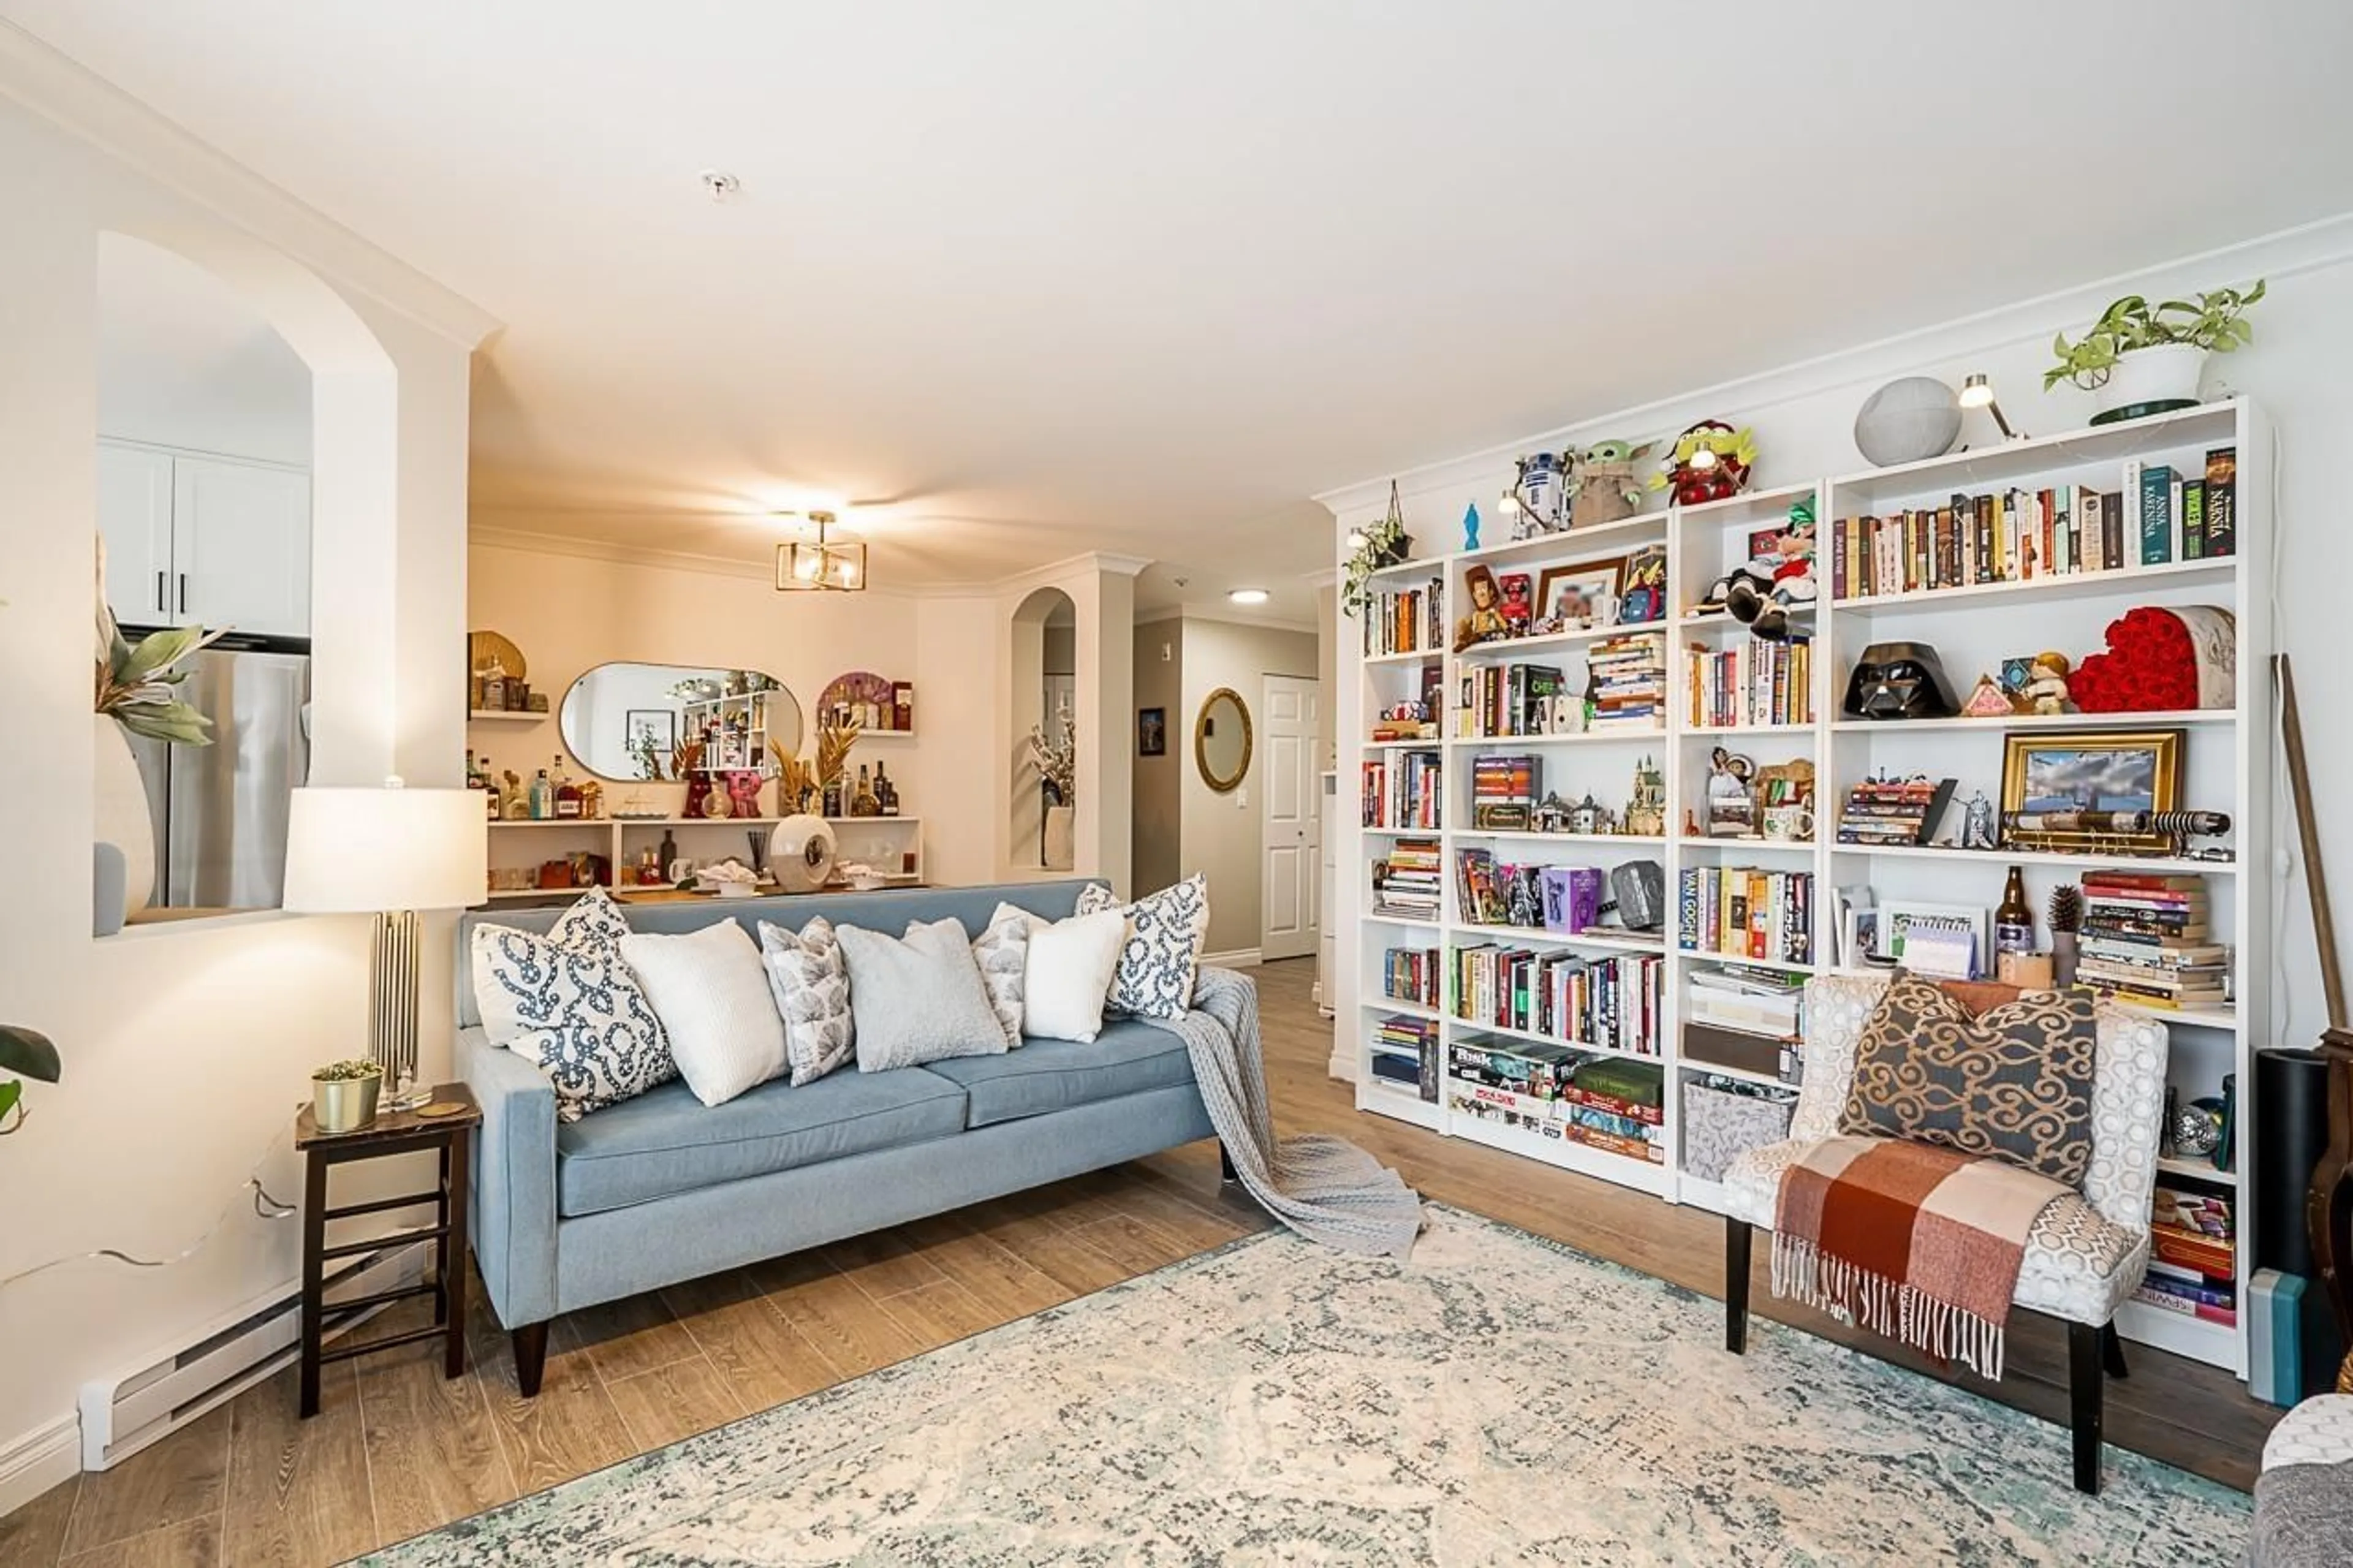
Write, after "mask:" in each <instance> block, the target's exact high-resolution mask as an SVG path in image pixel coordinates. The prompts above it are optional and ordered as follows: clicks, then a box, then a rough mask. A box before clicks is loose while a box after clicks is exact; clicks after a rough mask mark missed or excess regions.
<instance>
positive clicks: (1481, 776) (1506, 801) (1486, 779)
mask: <svg viewBox="0 0 2353 1568" xmlns="http://www.w3.org/2000/svg"><path fill="white" fill-rule="evenodd" d="M1543 793H1544V764H1543V763H1541V762H1539V761H1538V760H1537V759H1536V758H1535V757H1532V756H1512V757H1504V756H1482V757H1475V758H1473V759H1472V763H1471V826H1473V827H1477V828H1483V829H1485V830H1486V831H1488V832H1491V833H1524V832H1525V831H1527V829H1528V827H1529V826H1530V823H1531V821H1532V820H1533V818H1534V815H1535V804H1536V801H1537V798H1538V797H1539V796H1541V795H1543Z"/></svg>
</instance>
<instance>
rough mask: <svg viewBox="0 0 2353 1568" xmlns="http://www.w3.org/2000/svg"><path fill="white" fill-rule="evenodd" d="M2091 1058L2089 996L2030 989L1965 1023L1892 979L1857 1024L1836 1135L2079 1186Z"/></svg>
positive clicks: (1917, 981) (1911, 985)
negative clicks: (1987, 1161) (1887, 1141)
mask: <svg viewBox="0 0 2353 1568" xmlns="http://www.w3.org/2000/svg"><path fill="white" fill-rule="evenodd" d="M2097 1053H2098V1035H2097V1032H2096V1030H2095V1027H2094V1003H2093V1000H2092V997H2091V995H2090V994H2088V993H2085V992H2081V991H2069V992H2054V991H2037V992H2029V993H2027V994H2024V995H2021V997H2019V998H2018V1000H2016V1001H2014V1002H2007V1003H2003V1004H2001V1005H1999V1006H1994V1007H1989V1008H1988V1009H1987V1010H1986V1011H1985V1012H1983V1013H1979V1014H1977V1015H1974V1016H1972V1015H1971V1014H1970V1012H1969V1010H1968V1007H1967V1006H1965V1005H1963V1004H1962V1003H1961V1001H1960V1000H1959V999H1958V998H1957V997H1955V996H1953V995H1951V994H1948V993H1947V992H1946V991H1944V990H1942V989H1940V988H1939V987H1937V986H1936V985H1935V984H1931V983H1929V982H1928V981H1926V980H1923V979H1921V978H1920V977H1919V976H1918V975H1916V974H1909V973H1898V974H1896V976H1895V977H1894V979H1893V980H1892V981H1890V982H1889V984H1888V986H1887V990H1886V992H1885V994H1883V995H1882V996H1881V997H1880V999H1879V1005H1878V1006H1877V1007H1875V1008H1874V1009H1873V1011H1872V1014H1871V1016H1870V1018H1869V1019H1867V1020H1866V1021H1865V1023H1864V1025H1863V1028H1862V1041H1861V1043H1860V1045H1859V1046H1858V1047H1857V1049H1856V1052H1855V1063H1854V1082H1853V1086H1852V1088H1851V1089H1849V1090H1848V1093H1847V1102H1846V1110H1845V1112H1844V1114H1843V1115H1842V1116H1841V1118H1840V1125H1839V1131H1841V1132H1861V1133H1873V1134H1876V1135H1878V1136H1880V1137H1883V1138H1905V1139H1909V1140H1911V1141H1913V1142H1919V1143H1935V1144H1939V1145H1941V1146H1943V1147H1945V1148H1947V1149H1957V1150H1958V1151H1960V1152H1962V1153H1964V1154H1977V1155H1984V1156H1990V1157H1991V1158H1994V1159H1997V1160H2002V1161H2006V1162H2008V1163H2010V1164H2013V1165H2017V1166H2020V1167H2021V1168H2023V1169H2025V1170H2029V1171H2033V1172H2036V1173H2039V1174H2042V1175H2045V1176H2048V1177H2050V1178H2051V1179H2052V1181H2054V1182H2058V1183H2061V1184H2064V1185H2066V1186H2070V1187H2077V1188H2080V1187H2081V1186H2082V1185H2083V1183H2084V1173H2085V1172H2086V1171H2087V1170H2088V1169H2089V1168H2090V1165H2091V1163H2092V1083H2093V1073H2094V1068H2095V1066H2096V1063H2097Z"/></svg>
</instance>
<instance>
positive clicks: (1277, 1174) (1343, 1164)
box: [1151, 969, 1421, 1258]
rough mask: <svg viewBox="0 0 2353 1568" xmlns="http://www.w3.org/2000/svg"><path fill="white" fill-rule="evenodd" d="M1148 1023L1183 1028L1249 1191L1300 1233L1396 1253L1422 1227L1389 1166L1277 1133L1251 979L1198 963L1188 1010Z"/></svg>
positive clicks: (1306, 1136) (1326, 1142) (1215, 1120)
mask: <svg viewBox="0 0 2353 1568" xmlns="http://www.w3.org/2000/svg"><path fill="white" fill-rule="evenodd" d="M1151 1022H1153V1023H1155V1024H1157V1025H1158V1026H1160V1027H1161V1028H1164V1029H1169V1030H1173V1031H1174V1032H1175V1033H1176V1034H1177V1035H1180V1036H1182V1037H1184V1041H1185V1049H1186V1054H1187V1055H1188V1056H1189V1057H1191V1058H1192V1059H1193V1077H1194V1079H1196V1080H1197V1081H1198V1083H1199V1084H1200V1086H1201V1103H1202V1104H1203V1105H1205V1106H1207V1107H1208V1111H1209V1122H1210V1124H1211V1125H1212V1126H1214V1127H1215V1128H1217V1130H1218V1137H1219V1139H1220V1140H1222V1141H1223V1142H1224V1143H1225V1146H1226V1154H1227V1157H1228V1158H1229V1159H1230V1160H1232V1161H1233V1163H1234V1170H1235V1172H1236V1173H1238V1174H1239V1175H1240V1177H1241V1182H1242V1185H1243V1186H1244V1187H1246V1188H1248V1189H1249V1190H1250V1196H1252V1197H1254V1198H1256V1199H1257V1200H1258V1201H1259V1202H1260V1203H1261V1204H1262V1205H1265V1208H1266V1211H1267V1212H1268V1213H1269V1214H1271V1215H1274V1217H1275V1218H1277V1219H1279V1220H1281V1221H1282V1223H1283V1224H1285V1225H1287V1226H1290V1227H1291V1228H1292V1229H1293V1230H1295V1231H1297V1232H1298V1233H1299V1234H1300V1235H1302V1236H1303V1237H1307V1239H1309V1240H1310V1241H1320V1242H1322V1243H1324V1246H1326V1247H1338V1248H1339V1249H1340V1250H1341V1251H1343V1252H1362V1253H1370V1254H1373V1255H1375V1256H1377V1257H1387V1258H1403V1257H1405V1256H1406V1255H1407V1254H1408V1253H1409V1252H1410V1251H1412V1249H1413V1240H1414V1237H1417V1236H1419V1235H1420V1234H1421V1197H1420V1194H1417V1193H1416V1192H1415V1191H1414V1190H1413V1189H1412V1188H1411V1187H1409V1186H1407V1185H1406V1184H1405V1179H1404V1178H1403V1177H1401V1176H1399V1175H1398V1173H1396V1172H1395V1171H1392V1170H1390V1169H1389V1168H1388V1166H1386V1165H1384V1164H1382V1163H1380V1162H1379V1161H1377V1160H1376V1159H1374V1158H1373V1157H1372V1156H1371V1155H1370V1154H1367V1153H1366V1152H1364V1151H1363V1150H1362V1149H1359V1148H1357V1147H1356V1145H1355V1144H1354V1143H1351V1142H1348V1141H1347V1140H1346V1139H1345V1138H1334V1137H1331V1136H1328V1135H1327V1134H1324V1133H1320V1132H1309V1133H1303V1134H1301V1135H1300V1136H1299V1137H1296V1138H1285V1139H1282V1140H1281V1141H1280V1142H1278V1141H1277V1140H1276V1138H1275V1136H1274V1118H1273V1117H1272V1115H1271V1114H1270V1112H1269V1111H1268V1109H1267V1100H1266V1064H1265V1062H1264V1061H1263V1060H1262V1059H1261V1056H1260V1038H1259V1026H1258V987H1257V986H1255V985H1253V984H1250V982H1249V981H1247V980H1245V979H1243V978H1242V977H1241V976H1240V975H1239V974H1236V973H1233V972H1232V971H1231V970H1227V969H1204V970H1202V971H1201V972H1200V979H1199V980H1198V983H1197V984H1196V985H1195V988H1194V992H1193V1010H1192V1011H1191V1012H1189V1013H1187V1014H1186V1015H1185V1016H1183V1017H1181V1018H1168V1019H1159V1018H1155V1019H1153V1020H1151Z"/></svg>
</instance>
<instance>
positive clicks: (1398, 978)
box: [1381, 947, 1439, 1007]
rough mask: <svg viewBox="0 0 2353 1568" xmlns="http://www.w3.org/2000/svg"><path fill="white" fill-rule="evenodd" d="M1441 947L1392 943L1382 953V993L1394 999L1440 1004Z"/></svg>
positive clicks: (1429, 1005)
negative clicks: (1400, 945)
mask: <svg viewBox="0 0 2353 1568" xmlns="http://www.w3.org/2000/svg"><path fill="white" fill-rule="evenodd" d="M1438 976H1439V968H1438V950H1437V949H1436V948H1434V947H1393V948H1390V949H1389V950H1388V951H1387V952H1384V953H1382V954H1381V994H1383V995H1384V996H1387V997H1388V999H1389V1000H1390V1001H1392V1002H1410V1003H1413V1004H1414V1005H1416V1006H1420V1007H1435V1006H1437V1005H1438Z"/></svg>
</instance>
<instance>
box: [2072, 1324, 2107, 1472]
mask: <svg viewBox="0 0 2353 1568" xmlns="http://www.w3.org/2000/svg"><path fill="white" fill-rule="evenodd" d="M2100 1346H2101V1334H2100V1326H2099V1325H2098V1324H2096V1323H2070V1324H2068V1325H2067V1384H2068V1387H2069V1390H2070V1391H2071V1393H2072V1395H2073V1398H2072V1401H2071V1403H2072V1404H2073V1426H2074V1433H2075V1489H2076V1490H2077V1491H2079V1492H2082V1493H2083V1494H2084V1496H2086V1497H2097V1496H2099V1495H2100V1394H2101V1360H2102V1357H2101V1351H2100Z"/></svg>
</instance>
